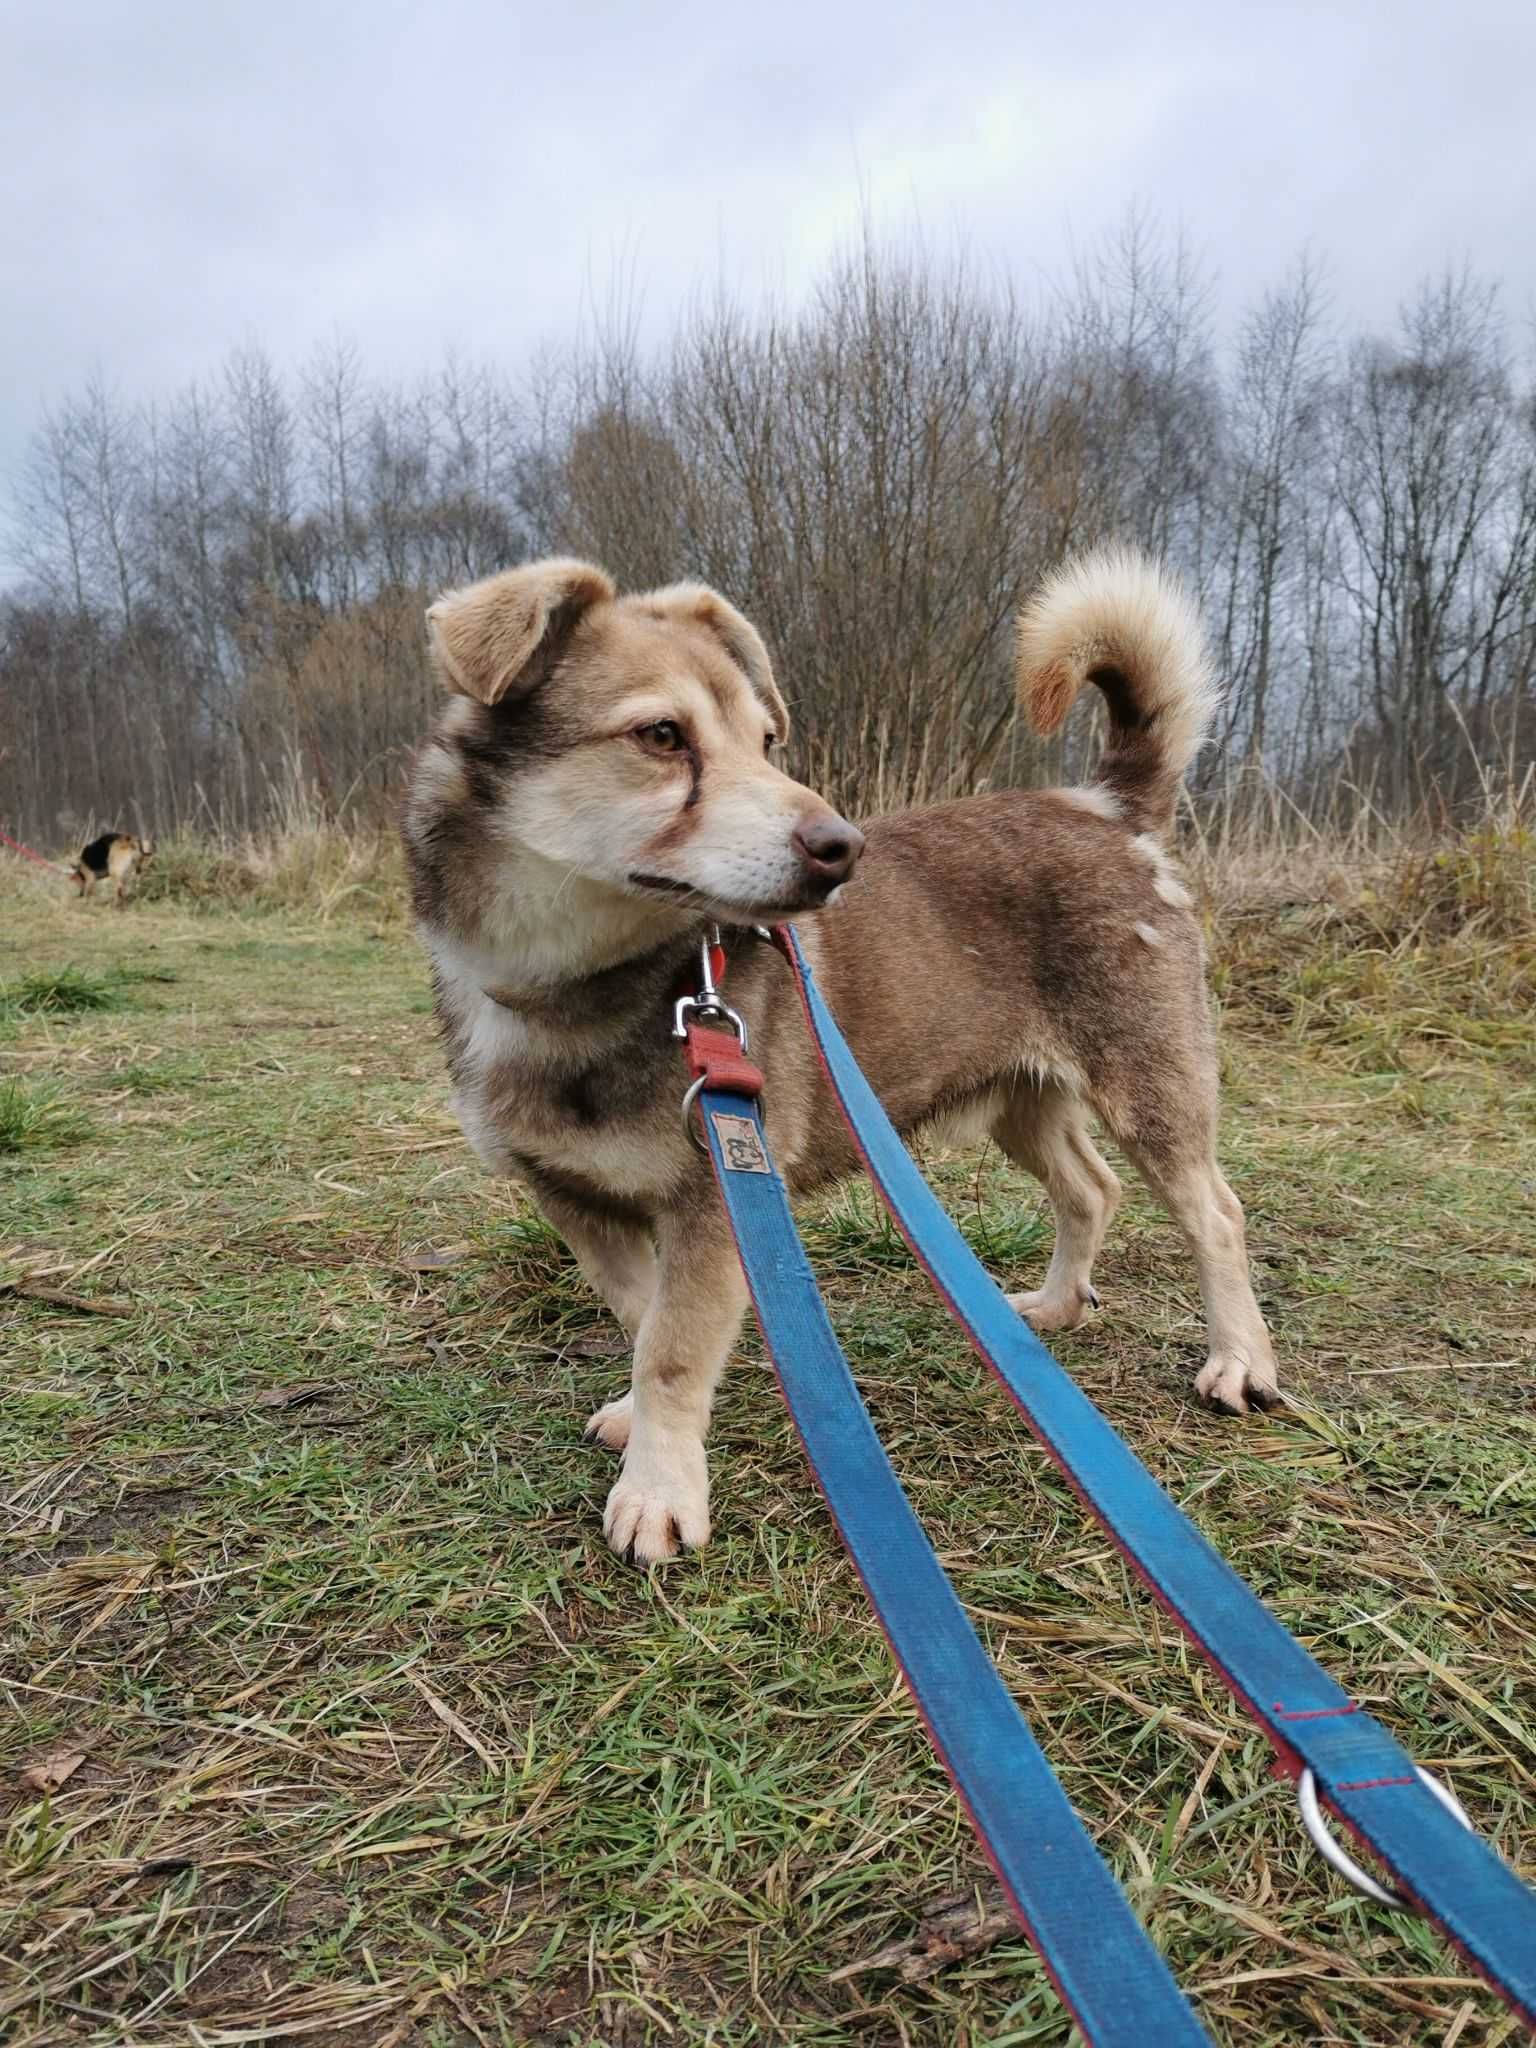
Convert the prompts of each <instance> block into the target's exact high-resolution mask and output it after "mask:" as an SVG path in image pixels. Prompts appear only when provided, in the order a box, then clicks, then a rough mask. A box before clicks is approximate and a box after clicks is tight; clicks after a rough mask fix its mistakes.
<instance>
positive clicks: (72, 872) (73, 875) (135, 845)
mask: <svg viewBox="0 0 1536 2048" xmlns="http://www.w3.org/2000/svg"><path fill="white" fill-rule="evenodd" d="M154 850H155V842H154V841H153V840H152V839H140V838H139V837H138V836H137V834H135V833H133V832H103V833H102V835H101V837H100V838H99V839H93V840H92V841H91V843H90V845H89V846H86V847H82V848H81V851H80V858H79V859H78V860H77V861H76V862H75V863H74V865H73V866H72V867H71V868H69V869H68V871H67V872H68V874H69V878H70V880H71V881H72V882H73V883H74V885H75V894H76V895H77V896H84V895H85V894H86V893H87V891H88V890H89V889H90V888H91V887H92V885H93V884H94V883H96V882H101V881H105V880H106V879H107V878H108V877H109V876H110V878H111V880H112V883H113V900H114V901H115V902H116V904H117V907H118V909H119V910H121V909H122V908H123V907H124V905H125V904H126V903H127V901H128V892H129V890H130V889H131V888H132V886H133V881H134V877H135V876H136V875H137V874H138V872H139V869H140V868H141V867H143V865H144V863H145V861H147V860H148V859H149V858H150V856H151V855H152V854H153V852H154Z"/></svg>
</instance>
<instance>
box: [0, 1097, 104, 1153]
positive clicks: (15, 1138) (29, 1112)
mask: <svg viewBox="0 0 1536 2048" xmlns="http://www.w3.org/2000/svg"><path fill="white" fill-rule="evenodd" d="M89 1129H90V1122H89V1119H88V1118H87V1117H85V1116H84V1115H83V1114H82V1113H81V1111H80V1110H79V1109H77V1108H76V1107H75V1106H74V1104H73V1103H71V1102H70V1101H68V1100H67V1099H65V1098H63V1097H62V1096H61V1094H60V1092H59V1090H58V1089H57V1088H52V1087H50V1086H48V1084H47V1083H46V1082H39V1083H34V1084H32V1085H31V1086H28V1084H27V1083H26V1082H24V1081H20V1080H16V1079H12V1080H9V1081H0V1155H3V1154H6V1153H14V1152H36V1151H45V1150H47V1149H48V1148H50V1147H52V1146H55V1145H74V1144H78V1143H79V1141H80V1139H82V1138H83V1137H84V1136H85V1134H86V1132H87V1131H88V1130H89Z"/></svg>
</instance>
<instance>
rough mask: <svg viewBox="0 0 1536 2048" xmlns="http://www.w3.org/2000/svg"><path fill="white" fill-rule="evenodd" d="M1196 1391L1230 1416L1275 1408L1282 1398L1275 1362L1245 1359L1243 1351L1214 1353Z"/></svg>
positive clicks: (1197, 1379)
mask: <svg viewBox="0 0 1536 2048" xmlns="http://www.w3.org/2000/svg"><path fill="white" fill-rule="evenodd" d="M1195 1392H1196V1393H1197V1394H1198V1395H1199V1396H1200V1398H1201V1400H1202V1401H1209V1403H1210V1404H1211V1406H1212V1407H1213V1408H1219V1409H1220V1410H1221V1411H1222V1413H1223V1414H1226V1415H1246V1414H1247V1413H1248V1412H1249V1410H1250V1409H1253V1408H1273V1407H1274V1405H1275V1403H1276V1402H1277V1401H1278V1400H1279V1398H1280V1386H1279V1382H1278V1381H1277V1380H1276V1378H1275V1367H1274V1361H1273V1360H1272V1359H1267V1358H1266V1359H1263V1360H1259V1359H1251V1358H1245V1357H1244V1356H1243V1354H1242V1353H1241V1352H1240V1351H1213V1352H1212V1353H1211V1355H1210V1357H1209V1358H1208V1359H1207V1360H1206V1361H1205V1364H1204V1365H1203V1366H1202V1367H1201V1368H1200V1371H1199V1374H1198V1375H1197V1377H1196V1379H1195Z"/></svg>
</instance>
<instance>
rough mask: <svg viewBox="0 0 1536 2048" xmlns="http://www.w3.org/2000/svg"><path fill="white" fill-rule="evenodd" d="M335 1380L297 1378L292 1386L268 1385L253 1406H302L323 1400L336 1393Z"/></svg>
mask: <svg viewBox="0 0 1536 2048" xmlns="http://www.w3.org/2000/svg"><path fill="white" fill-rule="evenodd" d="M335 1391H336V1383H335V1381H334V1380H295V1381H293V1383H292V1384H291V1385H290V1386H286V1387H268V1388H267V1390H266V1392H265V1393H264V1394H258V1395H257V1396H256V1398H255V1400H254V1401H253V1402H252V1403H251V1406H252V1407H253V1408H302V1407H304V1406H305V1405H306V1404H307V1403H308V1402H310V1401H323V1400H325V1398H326V1397H327V1395H330V1394H334V1393H335Z"/></svg>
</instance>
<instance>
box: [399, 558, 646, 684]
mask: <svg viewBox="0 0 1536 2048" xmlns="http://www.w3.org/2000/svg"><path fill="white" fill-rule="evenodd" d="M613 594H614V589H613V584H612V583H611V582H610V581H609V579H608V578H607V577H606V576H605V575H604V574H603V572H602V570H601V569H594V568H593V566H592V564H591V563H590V562H572V561H565V560H555V561H549V562H529V563H527V564H525V566H524V567H523V568H521V569H506V570H503V571H502V573H501V574H500V575H499V576H487V577H486V578H485V580H484V581H483V582H481V583H471V584H470V585H469V586H468V588H467V589H464V590H450V591H449V592H448V594H447V595H446V596H445V597H440V598H439V599H438V600H437V603H436V604H434V605H432V606H430V607H429V608H428V611H427V630H428V632H429V633H430V635H431V639H432V657H433V660H434V661H435V662H436V664H437V668H438V672H439V674H440V675H441V676H442V678H443V681H444V682H445V683H447V685H448V687H449V688H450V689H452V690H462V691H463V692H464V694H465V696H467V697H478V698H479V700H480V702H481V703H482V704H497V703H499V702H500V701H501V699H502V698H503V697H505V696H506V694H507V692H508V691H509V690H513V689H516V688H518V687H519V686H521V687H522V688H525V689H529V688H531V687H532V686H533V685H534V684H535V683H537V682H541V681H542V680H543V678H544V677H545V676H546V675H547V674H548V672H549V666H550V663H551V662H552V661H553V660H554V658H555V656H556V655H557V654H558V652H559V650H560V647H561V645H562V643H563V642H564V640H565V638H566V636H567V634H569V632H570V631H571V628H572V627H573V626H574V625H575V624H576V622H577V620H578V619H579V618H580V617H581V615H582V613H583V612H585V611H588V610H590V608H591V607H592V606H593V605H595V604H605V603H607V602H608V601H609V600H610V599H611V598H612V597H613Z"/></svg>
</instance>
